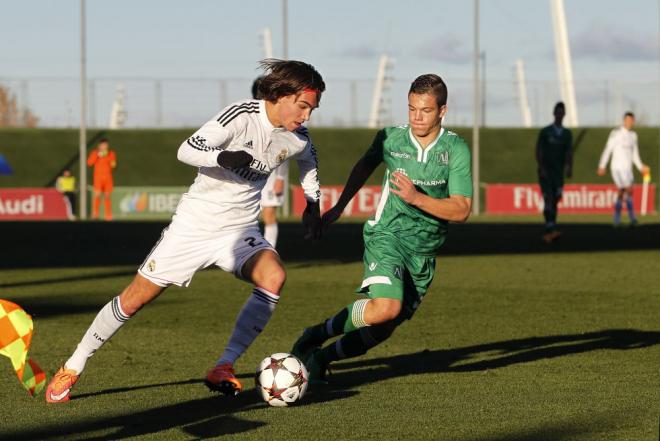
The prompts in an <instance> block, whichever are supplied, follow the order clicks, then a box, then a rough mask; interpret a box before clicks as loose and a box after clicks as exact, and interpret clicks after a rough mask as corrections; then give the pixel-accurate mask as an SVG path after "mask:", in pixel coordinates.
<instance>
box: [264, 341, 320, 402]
mask: <svg viewBox="0 0 660 441" xmlns="http://www.w3.org/2000/svg"><path fill="white" fill-rule="evenodd" d="M308 379H309V375H308V373H307V368H305V365H304V364H303V363H302V362H301V361H300V360H298V358H296V357H295V356H293V355H291V354H287V353H284V352H279V353H277V354H273V355H271V356H270V357H266V358H264V359H263V361H262V362H261V363H259V367H258V368H257V374H256V377H255V383H256V388H257V393H258V394H259V396H261V398H263V400H264V401H265V402H267V403H268V404H270V405H271V406H274V407H284V406H290V405H291V404H293V403H295V402H296V401H298V400H300V399H301V398H302V397H303V395H305V391H306V390H307V384H308Z"/></svg>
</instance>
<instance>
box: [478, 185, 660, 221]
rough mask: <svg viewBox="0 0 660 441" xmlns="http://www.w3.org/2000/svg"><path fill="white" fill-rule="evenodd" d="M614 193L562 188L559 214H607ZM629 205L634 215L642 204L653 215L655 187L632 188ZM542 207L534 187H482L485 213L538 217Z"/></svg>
mask: <svg viewBox="0 0 660 441" xmlns="http://www.w3.org/2000/svg"><path fill="white" fill-rule="evenodd" d="M617 193H618V191H617V188H616V187H615V186H614V185H604V184H571V185H565V186H564V193H563V197H562V200H561V202H560V203H559V212H560V213H567V214H569V213H571V214H605V213H607V214H609V213H612V211H613V210H614V204H615V202H616V198H617ZM643 197H645V199H643ZM633 203H634V206H635V211H637V212H639V211H640V209H641V207H642V206H644V205H645V206H646V211H647V212H648V213H653V212H655V184H650V185H648V187H647V188H646V190H644V186H643V185H641V184H638V185H634V186H633ZM543 205H544V204H543V195H542V194H541V190H540V188H539V186H538V185H536V184H487V185H486V213H488V214H538V213H541V212H543Z"/></svg>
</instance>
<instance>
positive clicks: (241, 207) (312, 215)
mask: <svg viewBox="0 0 660 441" xmlns="http://www.w3.org/2000/svg"><path fill="white" fill-rule="evenodd" d="M260 64H261V66H262V67H263V68H264V69H265V70H266V71H267V72H268V74H267V75H266V77H265V78H264V80H263V81H262V83H261V85H260V90H261V94H262V96H263V100H245V101H240V102H237V103H234V104H232V105H230V106H228V107H226V108H225V109H223V110H222V111H221V112H220V113H219V114H217V115H216V116H214V117H213V118H212V119H211V120H210V121H209V122H207V123H206V124H204V125H203V126H202V127H201V128H200V129H199V130H197V132H195V133H194V134H193V135H192V136H191V137H190V138H188V139H187V140H186V141H184V142H183V143H182V144H181V147H179V151H178V155H177V157H178V159H179V160H180V161H182V162H184V163H186V164H188V165H192V166H194V167H198V168H199V172H198V175H197V177H196V179H195V181H194V182H193V184H192V185H191V186H190V189H189V190H188V192H187V193H184V194H183V196H182V198H181V201H180V203H179V205H178V207H177V209H176V212H175V214H174V216H173V217H172V222H171V223H170V225H169V226H168V227H167V228H165V229H164V230H163V234H162V235H161V238H160V239H159V240H158V242H157V243H156V245H155V246H154V248H153V249H152V250H151V252H150V253H149V254H148V255H147V257H146V259H145V260H144V262H143V263H142V265H141V266H140V267H139V269H138V273H137V275H136V276H135V278H134V279H133V281H132V282H131V283H130V284H129V285H128V286H127V287H126V288H125V289H124V290H123V291H122V293H121V294H120V295H119V296H117V297H115V298H113V299H112V300H111V301H110V302H109V303H108V304H106V305H105V306H104V307H103V308H102V309H101V311H100V312H99V313H98V315H97V316H96V318H95V319H94V321H93V322H92V324H91V326H90V327H89V329H88V330H87V332H86V333H85V335H84V336H83V338H82V340H81V341H80V343H79V344H78V346H77V348H76V350H75V351H74V353H73V355H72V356H71V357H70V358H69V359H68V360H67V361H66V362H65V363H64V365H62V367H61V368H60V369H59V370H58V371H57V373H56V374H55V376H54V377H53V378H52V380H51V382H50V384H49V385H48V388H47V390H46V401H48V402H49V403H60V402H65V401H68V400H69V398H70V395H71V388H72V387H73V385H74V384H75V382H76V381H77V380H78V378H79V377H80V375H81V373H82V372H83V369H84V368H85V364H86V362H87V360H88V359H89V358H90V357H91V356H92V355H93V354H94V353H95V352H96V350H98V349H99V348H100V347H101V346H102V345H103V343H105V342H106V341H107V340H108V339H110V338H111V337H112V336H113V335H114V333H115V332H116V331H117V330H119V328H120V327H121V326H122V325H123V324H124V323H125V322H126V321H128V320H129V319H130V318H131V317H132V316H133V315H135V313H137V312H138V311H139V310H140V308H142V307H143V306H144V305H146V304H147V303H149V302H150V301H152V300H153V299H155V298H156V297H157V296H158V295H159V294H160V293H162V292H163V291H164V290H165V289H166V288H167V287H168V286H170V285H178V286H182V287H186V286H188V284H189V283H190V281H191V279H192V277H193V275H194V274H195V272H197V271H198V270H200V269H202V268H206V267H209V266H211V265H216V266H219V267H220V268H222V269H223V270H225V271H227V272H231V273H233V274H235V275H236V277H238V278H240V279H243V280H245V281H247V282H249V283H251V284H253V285H254V288H253V290H252V293H251V295H250V296H249V297H248V299H247V301H246V303H245V305H244V306H243V308H242V310H241V311H240V313H239V315H238V318H237V320H236V325H235V326H234V330H233V332H232V335H231V337H230V339H229V342H228V344H227V346H226V348H225V350H224V352H223V353H222V355H221V356H220V358H219V359H218V360H217V362H216V365H215V366H214V367H213V368H211V369H210V370H209V371H208V373H207V375H206V379H205V383H206V385H207V386H208V387H209V388H210V389H211V390H214V391H218V392H222V393H224V394H229V395H234V394H237V393H239V392H240V391H241V390H242V388H243V386H242V385H241V383H240V381H239V380H238V379H237V378H236V376H235V375H234V369H233V365H234V362H235V361H236V359H237V358H238V357H239V356H240V355H241V354H242V353H243V352H244V351H245V350H246V349H247V348H248V346H250V344H251V343H252V342H253V341H254V339H255V338H256V337H257V335H258V334H259V333H260V332H261V330H263V328H264V326H266V324H267V323H268V320H269V319H270V317H271V315H272V313H273V311H274V309H275V306H276V305H277V303H278V301H279V297H280V291H281V289H282V286H283V285H284V281H285V278H286V274H285V271H284V267H283V265H282V262H281V261H280V259H279V256H278V254H277V253H276V252H275V250H274V249H273V247H272V246H271V245H270V244H269V243H268V242H267V241H265V240H264V238H263V237H262V236H261V233H260V232H259V227H258V221H257V219H258V216H259V200H260V196H261V190H262V188H263V186H264V184H265V182H266V180H267V178H268V176H269V175H270V173H271V172H272V171H273V170H274V169H276V168H277V167H278V166H279V165H280V164H282V163H283V162H284V161H286V160H288V159H289V158H293V159H295V160H296V161H297V163H298V166H299V168H300V181H301V185H302V186H303V189H304V192H305V197H306V199H307V208H306V209H305V213H304V214H303V223H304V225H305V231H306V233H305V236H306V238H311V239H315V238H318V237H319V236H320V232H321V228H320V227H321V224H320V213H319V198H320V187H319V181H318V173H317V166H318V164H317V159H316V152H315V150H314V147H313V145H312V142H311V140H310V138H309V135H308V134H307V130H306V129H305V128H304V127H303V126H302V124H303V123H304V122H305V121H307V120H308V119H309V117H310V115H311V113H312V111H313V110H314V109H315V108H316V107H318V104H319V101H320V99H321V94H322V92H323V91H324V90H325V84H324V82H323V79H322V77H321V75H320V74H319V73H318V72H317V71H316V69H314V67H313V66H311V65H309V64H306V63H303V62H300V61H283V60H273V59H269V60H264V61H262V62H261V63H260Z"/></svg>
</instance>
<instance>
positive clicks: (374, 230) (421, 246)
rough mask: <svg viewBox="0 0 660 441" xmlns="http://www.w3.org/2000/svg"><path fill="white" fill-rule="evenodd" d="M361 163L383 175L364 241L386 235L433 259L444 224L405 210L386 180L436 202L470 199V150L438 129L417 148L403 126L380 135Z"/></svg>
mask: <svg viewBox="0 0 660 441" xmlns="http://www.w3.org/2000/svg"><path fill="white" fill-rule="evenodd" d="M363 160H364V161H365V162H366V163H368V164H371V165H373V166H376V165H378V164H379V163H380V162H381V161H382V162H384V163H385V165H386V167H387V169H386V171H385V176H384V177H383V188H382V194H381V199H380V201H379V203H378V208H377V209H376V213H375V215H374V216H373V217H372V218H371V219H370V220H368V221H367V223H366V224H365V226H364V235H365V241H366V240H367V238H368V237H369V236H372V235H374V234H385V235H388V236H390V237H391V238H392V240H396V241H397V242H398V244H399V245H401V246H402V247H403V248H404V249H406V250H408V251H409V252H411V253H413V254H416V255H424V256H433V255H435V254H436V253H437V251H438V249H439V248H440V246H441V245H442V244H443V242H444V241H445V237H446V236H447V223H448V222H447V221H446V220H444V219H439V218H437V217H435V216H432V215H430V214H428V213H425V212H423V211H422V210H420V209H418V208H416V207H413V206H412V205H408V204H407V203H406V202H404V201H403V200H401V199H400V198H399V197H398V196H397V195H395V194H393V193H391V192H390V182H389V179H390V175H391V174H392V172H395V171H398V172H401V173H403V174H405V175H406V176H408V177H409V178H410V179H411V180H412V182H413V184H415V188H416V189H417V191H419V192H421V193H424V194H426V195H428V196H431V197H433V198H436V199H444V198H448V197H449V195H452V194H455V195H462V196H465V197H468V198H471V197H472V171H471V168H470V165H471V161H470V150H469V149H468V147H467V144H466V143H465V141H464V140H463V139H462V138H460V137H459V136H458V135H456V134H455V133H453V132H451V131H449V130H446V129H444V128H441V129H440V133H439V134H438V137H437V138H436V139H435V140H434V141H433V142H431V144H429V145H428V146H427V147H426V148H422V146H421V145H420V144H419V142H418V141H417V140H416V139H415V137H414V136H413V134H412V132H411V131H410V129H409V127H408V126H407V125H405V126H399V127H387V128H385V129H383V130H380V131H379V132H378V134H377V135H376V137H375V138H374V140H373V142H372V144H371V146H370V147H369V149H368V150H367V152H366V153H365V155H364V157H363Z"/></svg>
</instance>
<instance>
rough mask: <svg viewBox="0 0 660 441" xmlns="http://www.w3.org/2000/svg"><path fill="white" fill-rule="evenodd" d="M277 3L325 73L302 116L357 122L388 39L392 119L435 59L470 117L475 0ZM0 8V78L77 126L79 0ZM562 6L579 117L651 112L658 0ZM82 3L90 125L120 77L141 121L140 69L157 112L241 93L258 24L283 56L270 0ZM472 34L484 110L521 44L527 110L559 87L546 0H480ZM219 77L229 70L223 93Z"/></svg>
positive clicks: (454, 112) (132, 112)
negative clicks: (478, 52)
mask: <svg viewBox="0 0 660 441" xmlns="http://www.w3.org/2000/svg"><path fill="white" fill-rule="evenodd" d="M410 4H413V5H414V9H413V8H411V7H410V6H409V5H410ZM288 5H289V57H290V58H296V59H301V60H304V61H307V62H310V63H312V64H313V65H315V66H316V67H317V68H318V70H319V71H320V72H321V73H322V74H323V76H324V78H325V79H326V84H327V86H328V90H327V93H326V94H325V95H324V97H323V101H322V103H321V108H320V109H319V110H318V111H317V112H316V114H315V115H313V118H314V120H315V121H312V122H313V123H317V124H323V125H332V124H348V123H350V120H356V121H357V122H358V123H363V122H364V121H366V118H367V115H368V111H369V106H370V101H371V93H372V87H373V78H374V76H375V73H376V68H377V63H378V57H379V55H380V54H381V53H383V52H387V53H388V54H390V55H391V56H392V57H393V58H394V60H395V61H394V66H393V69H392V76H393V78H394V80H395V81H394V83H393V87H392V90H391V91H390V98H391V115H390V116H391V119H392V121H393V122H401V121H405V118H406V113H405V111H406V101H405V98H406V90H407V87H408V85H409V83H410V81H411V80H412V79H413V78H414V77H415V76H417V75H419V74H422V73H428V72H435V73H438V74H440V75H441V76H443V78H445V80H446V81H447V83H448V86H449V91H450V102H449V104H450V106H449V107H450V108H449V114H448V117H447V122H448V123H449V124H456V125H468V124H471V118H472V98H471V93H472V92H471V81H472V65H471V57H472V46H473V39H472V35H473V34H472V32H473V28H472V20H473V15H472V13H473V9H472V5H473V2H472V1H467V0H464V1H453V2H449V1H445V0H432V1H431V0H417V1H415V2H404V1H394V0H391V1H387V0H383V1H378V2H373V1H359V0H353V1H346V0H333V1H331V2H314V1H311V2H310V1H302V0H289V2H288ZM0 8H1V9H0V10H2V17H3V26H2V27H0V83H3V84H5V85H8V86H9V87H11V89H12V90H13V91H15V92H16V93H17V95H18V96H19V97H25V100H26V101H27V102H28V104H29V106H30V107H31V108H32V109H33V110H34V111H35V112H36V113H37V115H38V116H40V117H41V119H42V124H44V125H72V124H73V125H75V124H76V122H77V118H78V117H77V115H78V113H77V112H78V105H77V103H78V100H79V92H78V88H77V85H76V83H75V80H76V79H77V77H78V72H79V64H78V50H79V46H78V44H79V40H78V38H79V30H78V22H79V2H78V1H75V0H60V1H55V0H22V1H20V2H19V1H8V0H6V1H4V2H1V3H0ZM565 8H566V14H567V22H568V30H569V38H570V45H571V51H572V54H573V69H574V75H575V79H576V90H577V94H578V110H579V113H580V120H581V122H582V123H584V124H592V125H610V124H613V123H615V122H617V121H618V119H619V116H620V114H621V113H622V112H623V111H624V110H627V109H629V108H631V109H633V110H635V111H636V112H637V113H638V114H639V115H640V120H641V121H642V122H644V121H646V122H647V123H653V124H658V123H659V121H660V92H659V89H660V85H659V82H660V65H659V61H658V53H659V51H660V49H659V47H658V45H659V43H658V41H659V35H658V32H659V31H658V28H659V27H660V10H659V2H658V0H629V1H627V2H621V1H620V0H619V1H614V0H565ZM87 18H88V21H87V23H88V76H89V77H90V78H92V79H96V80H97V82H96V85H95V88H94V101H93V103H92V104H93V107H94V111H93V112H94V119H95V120H96V122H98V123H99V124H104V123H105V121H106V120H107V114H108V113H109V109H110V103H111V101H112V99H113V97H114V90H115V88H116V86H117V84H119V83H122V84H124V86H125V87H126V91H127V100H126V110H127V113H128V119H127V123H128V125H133V126H147V125H154V121H155V120H154V112H155V104H154V100H155V95H154V94H155V92H154V82H153V80H155V79H160V80H162V83H161V88H162V89H161V90H162V98H161V106H162V110H161V111H162V121H163V123H164V124H165V125H168V126H184V125H187V126H197V125H200V124H201V123H203V122H204V120H206V119H208V118H209V117H210V116H212V115H213V114H214V113H215V112H217V111H218V110H219V107H220V106H221V105H222V104H225V103H226V101H233V100H236V99H240V98H244V97H246V95H247V92H248V88H249V83H250V81H251V79H252V78H253V77H254V76H255V75H257V74H258V71H257V70H256V61H257V60H258V59H260V58H261V57H262V56H263V53H262V51H261V48H260V43H259V41H260V40H259V32H260V31H261V30H262V29H263V28H265V27H270V28H271V29H272V33H273V39H274V55H275V56H281V55H282V44H281V34H282V32H281V30H282V27H281V26H282V19H281V2H280V1H279V0H270V1H268V0H252V1H244V2H235V1H220V0H215V1H211V0H192V1H174V0H159V1H156V0H133V1H128V0H115V1H112V2H102V1H100V0H88V1H87ZM481 49H482V51H484V52H485V54H486V61H487V62H486V78H487V83H486V89H487V95H486V100H487V101H486V106H487V107H486V122H487V124H488V125H508V126H516V125H519V124H520V121H521V118H520V114H519V111H518V107H517V101H516V97H515V85H514V77H513V63H514V62H515V60H516V59H518V58H521V59H523V60H524V62H525V66H526V75H527V80H528V84H527V86H528V94H529V97H530V107H531V110H532V117H533V121H534V123H535V125H540V124H545V123H546V122H547V120H548V119H549V118H550V113H551V106H552V104H553V103H554V101H556V100H557V99H558V98H559V97H558V87H557V84H556V77H557V74H556V67H555V62H554V48H553V35H552V27H551V16H550V6H549V2H548V0H482V1H481ZM23 79H28V81H27V82H21V80H23ZM220 79H225V80H228V81H227V82H226V83H225V86H224V87H225V90H224V92H221V91H220V89H221V86H219V83H218V81H217V80H220ZM352 94H353V95H352Z"/></svg>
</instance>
